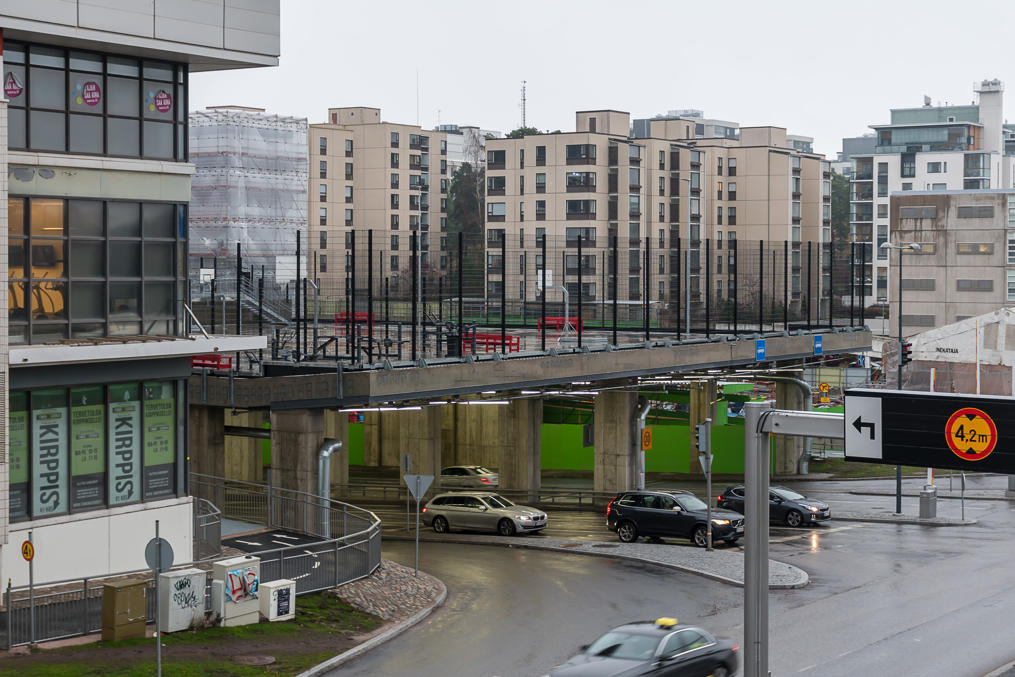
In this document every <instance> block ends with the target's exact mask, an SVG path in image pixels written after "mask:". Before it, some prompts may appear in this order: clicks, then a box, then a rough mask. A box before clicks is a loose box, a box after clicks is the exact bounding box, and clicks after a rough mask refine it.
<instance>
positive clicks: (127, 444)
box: [107, 383, 175, 505]
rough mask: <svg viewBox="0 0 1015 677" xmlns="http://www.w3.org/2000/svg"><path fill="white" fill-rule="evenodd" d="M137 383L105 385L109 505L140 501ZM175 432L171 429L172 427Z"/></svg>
mask: <svg viewBox="0 0 1015 677" xmlns="http://www.w3.org/2000/svg"><path fill="white" fill-rule="evenodd" d="M139 390H140V389H139V387H138V384H136V383H125V384H117V385H110V386H109V396H108V398H107V401H108V403H109V404H108V405H107V412H108V416H109V468H110V475H109V486H108V489H109V504H110V505H121V504H123V503H133V502H136V501H139V500H141V397H140V392H139ZM173 427H174V429H175V426H173Z"/></svg>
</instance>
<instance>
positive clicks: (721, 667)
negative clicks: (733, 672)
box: [712, 665, 730, 677]
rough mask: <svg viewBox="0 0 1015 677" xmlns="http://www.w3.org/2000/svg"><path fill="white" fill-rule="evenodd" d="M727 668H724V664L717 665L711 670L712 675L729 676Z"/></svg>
mask: <svg viewBox="0 0 1015 677" xmlns="http://www.w3.org/2000/svg"><path fill="white" fill-rule="evenodd" d="M729 674H730V673H729V670H727V669H726V666H725V665H717V666H715V668H714V669H713V670H712V677H729Z"/></svg>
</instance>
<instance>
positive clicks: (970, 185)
mask: <svg viewBox="0 0 1015 677" xmlns="http://www.w3.org/2000/svg"><path fill="white" fill-rule="evenodd" d="M974 91H975V93H976V94H977V95H978V97H979V101H978V102H977V103H973V104H970V105H965V106H952V105H944V106H933V105H931V103H930V99H929V98H926V99H925V104H924V106H922V107H920V108H895V109H892V111H891V122H890V124H887V125H871V128H872V129H873V130H874V132H875V145H874V152H873V153H872V154H868V155H859V154H858V155H854V156H853V158H852V176H851V186H850V233H851V236H852V237H853V238H854V239H855V241H857V242H869V243H872V244H873V250H874V252H875V253H874V261H872V262H871V263H870V264H868V267H867V271H866V273H865V277H866V278H867V279H868V280H871V281H873V282H874V284H873V286H872V289H871V293H870V294H869V295H867V296H866V302H867V303H869V304H870V303H885V302H887V300H888V295H889V287H890V286H891V285H890V279H891V270H890V267H889V265H888V253H887V251H886V250H884V249H881V248H880V245H881V243H883V242H887V241H889V239H890V237H891V235H890V221H889V207H890V196H891V195H892V194H894V193H897V192H904V191H954V190H982V189H991V188H993V189H1005V188H1011V187H1012V185H1013V184H1012V181H1013V178H1015V155H1012V154H1011V151H1010V150H1009V149H1008V147H1007V146H1008V143H1007V141H1006V138H1007V137H1010V136H1011V135H1012V130H1011V129H1010V128H1009V126H1008V125H1006V124H1005V123H1004V112H1003V105H1002V103H1003V93H1004V85H1003V84H1002V83H1001V82H1000V81H999V80H983V81H982V82H979V83H977V84H976V86H975V88H974Z"/></svg>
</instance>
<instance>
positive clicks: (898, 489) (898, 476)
mask: <svg viewBox="0 0 1015 677" xmlns="http://www.w3.org/2000/svg"><path fill="white" fill-rule="evenodd" d="M897 312H898V314H899V352H898V354H897V356H896V357H897V358H898V359H897V361H898V365H897V367H898V371H897V379H898V385H896V386H895V387H896V388H898V389H899V390H902V248H901V247H900V248H899V307H898V311H897ZM977 343H979V337H977ZM895 513H896V514H898V515H901V514H902V466H901V465H897V466H895ZM963 519H965V518H963Z"/></svg>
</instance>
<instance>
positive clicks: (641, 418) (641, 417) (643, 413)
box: [637, 398, 651, 491]
mask: <svg viewBox="0 0 1015 677" xmlns="http://www.w3.org/2000/svg"><path fill="white" fill-rule="evenodd" d="M639 399H642V398H639ZM642 402H644V404H640V405H639V410H638V439H637V445H638V491H644V490H645V450H644V449H642V448H641V433H642V431H643V430H645V419H646V418H647V417H648V411H649V409H650V408H651V405H650V404H649V402H648V400H645V399H642Z"/></svg>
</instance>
